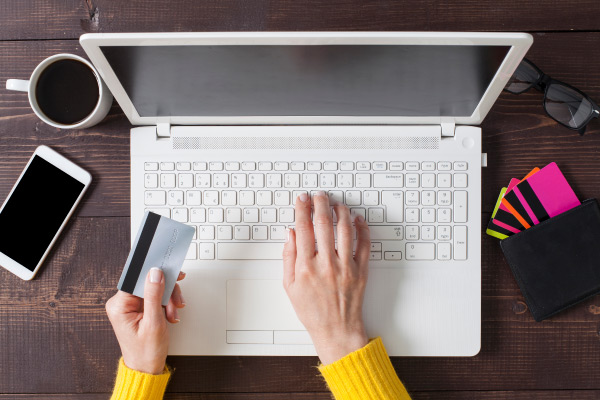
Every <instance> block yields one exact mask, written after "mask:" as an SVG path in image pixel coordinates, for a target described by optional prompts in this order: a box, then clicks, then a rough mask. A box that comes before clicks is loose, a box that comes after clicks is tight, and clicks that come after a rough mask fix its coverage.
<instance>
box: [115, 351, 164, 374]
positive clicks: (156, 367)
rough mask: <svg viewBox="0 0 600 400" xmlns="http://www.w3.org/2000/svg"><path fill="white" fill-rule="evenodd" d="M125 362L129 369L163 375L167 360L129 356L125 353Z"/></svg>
mask: <svg viewBox="0 0 600 400" xmlns="http://www.w3.org/2000/svg"><path fill="white" fill-rule="evenodd" d="M123 363H124V364H125V366H126V367H127V368H129V369H132V370H134V371H138V372H142V373H144V374H150V375H161V374H162V373H163V372H164V371H165V365H166V360H163V361H150V362H146V361H143V360H137V359H131V358H127V357H126V356H125V354H123Z"/></svg>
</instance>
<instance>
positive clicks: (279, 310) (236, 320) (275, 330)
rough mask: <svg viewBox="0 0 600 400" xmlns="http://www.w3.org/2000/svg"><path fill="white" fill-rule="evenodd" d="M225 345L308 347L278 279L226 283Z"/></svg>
mask: <svg viewBox="0 0 600 400" xmlns="http://www.w3.org/2000/svg"><path fill="white" fill-rule="evenodd" d="M227 343H261V344H269V343H274V344H311V343H312V342H311V341H310V337H309V336H308V333H307V332H306V331H305V329H304V326H303V325H302V323H301V322H300V321H299V320H298V318H297V317H296V313H295V312H294V309H293V307H292V304H291V303H290V300H289V299H288V297H287V294H286V293H285V290H284V288H283V285H282V283H281V280H263V279H256V280H228V281H227Z"/></svg>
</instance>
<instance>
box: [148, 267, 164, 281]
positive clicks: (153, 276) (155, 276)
mask: <svg viewBox="0 0 600 400" xmlns="http://www.w3.org/2000/svg"><path fill="white" fill-rule="evenodd" d="M162 274H163V272H162V270H161V269H160V268H156V267H154V268H152V269H151V270H150V283H160V280H161V279H162Z"/></svg>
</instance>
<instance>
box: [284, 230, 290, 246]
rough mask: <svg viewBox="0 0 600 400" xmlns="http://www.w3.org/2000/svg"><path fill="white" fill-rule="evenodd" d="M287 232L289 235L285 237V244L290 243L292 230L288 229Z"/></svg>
mask: <svg viewBox="0 0 600 400" xmlns="http://www.w3.org/2000/svg"><path fill="white" fill-rule="evenodd" d="M285 231H286V232H287V235H286V236H285V242H286V243H287V242H289V241H290V228H287V229H286V230H285Z"/></svg>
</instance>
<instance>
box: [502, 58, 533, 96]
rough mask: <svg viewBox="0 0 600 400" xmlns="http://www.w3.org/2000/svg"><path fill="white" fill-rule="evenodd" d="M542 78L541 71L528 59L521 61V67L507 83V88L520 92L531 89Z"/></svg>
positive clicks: (513, 91)
mask: <svg viewBox="0 0 600 400" xmlns="http://www.w3.org/2000/svg"><path fill="white" fill-rule="evenodd" d="M539 78H540V73H539V72H538V70H537V69H536V68H534V67H533V65H531V64H530V63H529V62H528V61H527V60H523V61H521V64H519V67H518V68H517V70H516V71H515V73H514V74H513V76H512V77H511V78H510V80H509V81H508V84H507V85H506V88H505V89H506V90H507V91H509V92H511V93H515V94H519V93H523V92H524V91H526V90H527V89H529V88H530V87H531V86H532V85H533V84H534V83H535V82H537V80H538V79H539Z"/></svg>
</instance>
